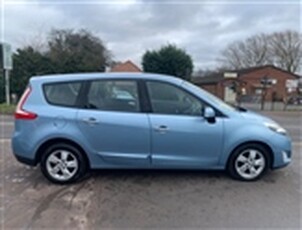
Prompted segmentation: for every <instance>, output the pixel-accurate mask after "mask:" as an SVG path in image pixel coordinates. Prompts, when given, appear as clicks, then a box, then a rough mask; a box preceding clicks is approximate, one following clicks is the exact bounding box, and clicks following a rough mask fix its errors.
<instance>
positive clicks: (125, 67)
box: [109, 60, 142, 72]
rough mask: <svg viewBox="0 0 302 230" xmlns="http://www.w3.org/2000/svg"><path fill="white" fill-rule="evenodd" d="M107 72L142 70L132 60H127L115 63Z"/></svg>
mask: <svg viewBox="0 0 302 230" xmlns="http://www.w3.org/2000/svg"><path fill="white" fill-rule="evenodd" d="M109 72H142V70H141V69H140V68H139V67H138V66H137V65H135V64H134V63H133V62H132V61H130V60H128V61H126V62H123V63H121V62H120V63H117V64H116V65H114V66H113V67H112V68H111V69H110V70H109Z"/></svg>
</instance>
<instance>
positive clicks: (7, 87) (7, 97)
mask: <svg viewBox="0 0 302 230" xmlns="http://www.w3.org/2000/svg"><path fill="white" fill-rule="evenodd" d="M4 79H5V101H6V104H8V105H10V83H9V70H8V69H5V70H4Z"/></svg>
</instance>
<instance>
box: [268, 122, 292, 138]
mask: <svg viewBox="0 0 302 230" xmlns="http://www.w3.org/2000/svg"><path fill="white" fill-rule="evenodd" d="M264 125H265V126H266V127H267V128H269V129H270V130H272V131H274V132H276V133H279V134H283V135H286V134H287V132H286V130H285V129H284V128H282V127H281V126H280V125H278V124H276V123H269V122H265V123H264Z"/></svg>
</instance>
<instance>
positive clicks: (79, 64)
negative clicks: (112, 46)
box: [0, 30, 111, 102]
mask: <svg viewBox="0 0 302 230" xmlns="http://www.w3.org/2000/svg"><path fill="white" fill-rule="evenodd" d="M34 47H35V46H34V45H33V46H27V47H24V48H20V49H17V51H16V52H15V53H14V54H13V63H14V68H13V70H12V72H11V93H15V94H17V96H18V97H20V96H21V94H22V92H23V91H24V89H25V87H26V85H27V83H28V80H29V78H30V77H32V76H36V75H44V74H53V73H75V72H103V71H104V70H105V66H107V65H109V63H110V61H111V57H110V53H109V51H108V50H107V49H106V47H105V46H104V45H103V43H102V41H101V40H100V39H99V38H97V37H96V36H94V35H92V34H91V33H90V32H88V31H86V30H80V31H78V32H74V31H72V30H53V31H51V33H50V36H49V39H48V41H47V45H45V48H44V49H43V50H38V49H37V48H34ZM40 47H41V46H40ZM3 87H4V86H3V79H0V89H2V88H3ZM1 92H2V90H1ZM3 96H4V95H3ZM3 96H2V94H1V95H0V102H3V100H4V98H3Z"/></svg>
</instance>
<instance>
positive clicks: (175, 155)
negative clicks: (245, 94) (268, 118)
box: [146, 81, 223, 168]
mask: <svg viewBox="0 0 302 230" xmlns="http://www.w3.org/2000/svg"><path fill="white" fill-rule="evenodd" d="M146 88H147V91H148V95H149V99H150V104H151V107H152V113H150V114H149V115H148V116H149V119H150V124H151V129H152V131H151V138H152V157H151V158H152V166H153V167H159V168H167V167H171V168H173V167H176V168H185V167H188V168H192V167H193V168H212V167H213V166H215V165H217V163H218V160H219V155H220V152H221V147H222V143H223V120H222V119H221V118H219V117H217V118H216V120H215V122H208V121H207V120H206V119H204V118H203V116H202V111H203V109H204V107H205V104H204V103H203V102H202V101H201V100H200V99H198V98H196V97H195V96H194V95H192V94H190V93H188V92H187V91H185V90H183V89H182V88H180V87H179V86H175V85H171V84H170V83H165V82H160V81H147V82H146Z"/></svg>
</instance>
